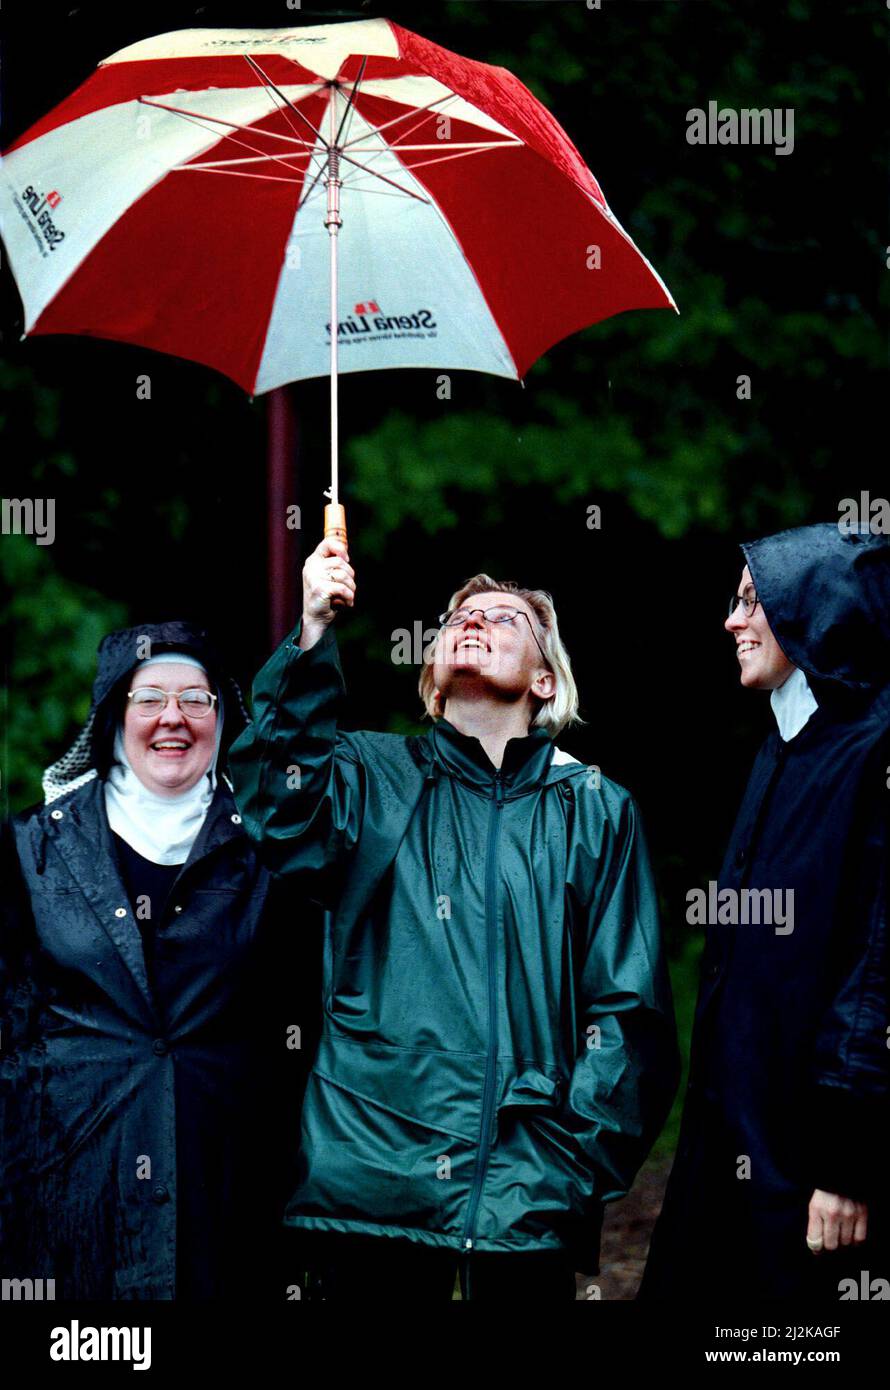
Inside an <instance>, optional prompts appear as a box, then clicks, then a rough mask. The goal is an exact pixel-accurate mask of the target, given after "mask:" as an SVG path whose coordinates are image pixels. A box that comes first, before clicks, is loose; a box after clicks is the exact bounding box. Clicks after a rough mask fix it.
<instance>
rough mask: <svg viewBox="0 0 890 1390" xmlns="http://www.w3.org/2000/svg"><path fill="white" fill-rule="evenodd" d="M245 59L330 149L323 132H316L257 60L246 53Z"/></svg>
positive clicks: (307, 118)
mask: <svg viewBox="0 0 890 1390" xmlns="http://www.w3.org/2000/svg"><path fill="white" fill-rule="evenodd" d="M244 57H245V58H246V60H247V62H248V63H249V64H250V66H251V67H252V68H253V69H254V71H255V72H258V73H259V75H260V77H261V78H262V80H263V83H264V84H265V86H266V87H268V88H270V89H271V91H273V92H275V93H276V95H277V96H280V97H281V100H282V101H283V102H284V103H285V104H286V105H287V106H289V107H290V109H291V111H293V112H294V114H295V115H297V116H299V118H300V120H301V121H305V122H306V124H307V125H308V127H309V129H310V130H311V131H312V133H313V134H314V135H315V137H316V139H318V140H320V141H321V143H322V144H323V145H324V147H325V149H327V148H329V146H328V142H327V140H326V139H325V138H324V136H323V135H322V133H321V131H320V130H316V128H315V126H314V125H313V124H312V122H311V121H310V119H309V117H308V116H304V115H303V112H302V111H301V110H300V109H299V107H298V106H294V103H293V102H292V101H291V100H290V98H289V97H286V96H285V95H284V92H282V90H281V88H280V87H276V85H275V83H274V82H273V81H271V79H270V78H268V77H267V76H266V74H265V73H264V72H263V70H262V68H261V67H260V65H259V63H258V62H257V61H256V59H255V58H251V56H250V54H249V53H245V54H244ZM278 109H279V108H278V107H276V110H278Z"/></svg>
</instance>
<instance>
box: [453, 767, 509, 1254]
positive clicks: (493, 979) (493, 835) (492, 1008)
mask: <svg viewBox="0 0 890 1390" xmlns="http://www.w3.org/2000/svg"><path fill="white" fill-rule="evenodd" d="M503 804H504V801H503V782H502V780H501V774H500V772H496V773H495V776H494V796H493V798H492V803H491V811H490V813H489V818H488V843H487V845H486V851H485V940H486V952H487V958H488V960H487V964H488V1055H487V1057H486V1060H485V1082H484V1085H483V1088H482V1123H481V1126H480V1132H479V1153H478V1155H477V1157H476V1170H475V1172H474V1174H473V1185H472V1187H471V1189H470V1203H469V1206H468V1208H467V1220H466V1225H465V1226H464V1234H463V1241H462V1244H463V1248H464V1250H472V1249H473V1235H474V1232H475V1225H476V1213H477V1211H478V1209H479V1199H480V1197H481V1196H482V1184H483V1182H484V1181H485V1172H486V1169H487V1167H488V1155H489V1151H490V1149H491V1118H492V1111H493V1110H494V1100H495V1083H496V1080H497V1066H498V860H499V854H498V851H499V848H500V832H501V817H500V811H501V809H502V807H503Z"/></svg>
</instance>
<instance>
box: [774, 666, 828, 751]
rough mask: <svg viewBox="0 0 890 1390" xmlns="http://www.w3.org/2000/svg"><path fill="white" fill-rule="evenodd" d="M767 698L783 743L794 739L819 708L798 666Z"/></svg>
mask: <svg viewBox="0 0 890 1390" xmlns="http://www.w3.org/2000/svg"><path fill="white" fill-rule="evenodd" d="M769 698H770V704H771V705H772V707H773V714H774V715H775V716H776V723H777V724H778V726H779V733H780V734H781V736H782V740H783V742H785V743H787V742H788V741H789V739H792V738H796V736H797V735H798V734H799V733H800V731H801V729H802V728H803V727H804V725H805V724H806V723H807V722H808V720H809V718H810V716H811V715H813V714H815V713H816V710H817V709H818V708H819V704H818V701H817V700H816V698H815V696H814V695H813V692H812V690H811V689H810V687H809V685H808V683H807V678H806V676H805V675H804V673H803V671H802V670H801V669H800V667H799V666H795V668H794V670H793V671H792V672H791V675H790V676H789V677H788V679H787V680H786V681H785V683H784V685H780V686H779V688H778V690H774V691H773V692H772V694H771V695H770V697H769Z"/></svg>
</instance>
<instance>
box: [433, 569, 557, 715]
mask: <svg viewBox="0 0 890 1390" xmlns="http://www.w3.org/2000/svg"><path fill="white" fill-rule="evenodd" d="M502 604H503V605H507V606H509V607H510V608H518V609H520V610H521V611H522V612H523V613H525V614H526V615H527V618H524V617H520V616H517V617H516V618H514V619H513V621H512V622H508V623H486V622H484V621H483V619H482V615H481V613H479V612H478V611H474V612H473V613H472V614H471V615H470V616H468V617H467V618H466V619H465V621H464V622H462V623H461V624H460V625H459V626H457V627H445V628H442V630H441V632H440V633H439V637H438V640H437V642H436V648H435V655H434V659H433V680H434V682H435V686H436V689H437V690H438V691H439V694H440V696H441V700H442V703H443V704H444V703H445V702H446V701H447V700H448V699H449V697H451V696H455V695H459V696H461V697H472V696H476V695H480V696H489V697H490V696H496V697H498V698H500V699H503V700H506V701H510V702H512V701H515V700H519V699H522V698H523V697H525V696H528V695H533V696H534V697H536V699H538V700H546V699H549V698H550V697H551V696H552V695H553V693H554V691H555V690H556V678H555V676H554V674H553V672H552V671H550V670H549V669H548V668H547V667H546V666H545V665H544V661H543V657H542V655H541V652H540V650H539V649H538V644H537V642H536V641H535V637H534V635H533V633H537V632H538V626H537V621H538V620H537V618H536V616H535V614H534V612H533V611H532V609H531V608H530V607H529V605H528V604H527V603H526V602H525V600H524V599H522V598H520V597H519V596H518V595H517V594H509V593H498V592H493V593H490V594H473V595H471V597H470V598H468V599H467V600H466V602H465V603H463V604H461V607H462V608H466V609H473V610H479V609H483V610H487V609H489V608H495V607H498V606H500V605H502Z"/></svg>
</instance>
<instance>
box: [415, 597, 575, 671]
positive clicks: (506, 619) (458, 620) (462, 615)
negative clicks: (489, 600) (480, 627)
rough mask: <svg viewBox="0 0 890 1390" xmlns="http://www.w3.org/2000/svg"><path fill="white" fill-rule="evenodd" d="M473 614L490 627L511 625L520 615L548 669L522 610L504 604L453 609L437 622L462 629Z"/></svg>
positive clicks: (531, 626) (528, 619)
mask: <svg viewBox="0 0 890 1390" xmlns="http://www.w3.org/2000/svg"><path fill="white" fill-rule="evenodd" d="M474 613H481V614H482V621H483V622H484V623H489V624H492V625H493V624H495V623H512V622H513V621H514V620H515V619H516V618H518V617H519V616H520V614H521V615H522V617H523V618H525V619H526V620H527V622H528V625H529V627H530V628H531V634H532V637H534V639H535V642H537V645H538V651H539V652H540V653H541V655H542V657H543V658H544V662H545V664H546V666H547V668H548V669H549V668H550V658H549V656H548V655H547V653H546V652H545V651H544V648H543V647H542V646H541V643H540V642H538V637H537V634H536V632H535V628H534V624H533V622H532V620H531V618H530V617H529V616H528V614H527V613H526V611H525V609H524V608H509V607H508V606H507V604H505V603H496V604H494V605H493V606H492V607H491V608H455V609H454V611H453V612H452V613H440V614H439V622H440V623H441V625H442V627H462V626H463V624H464V623H465V622H466V621H467V619H468V618H472V616H473V614H474Z"/></svg>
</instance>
